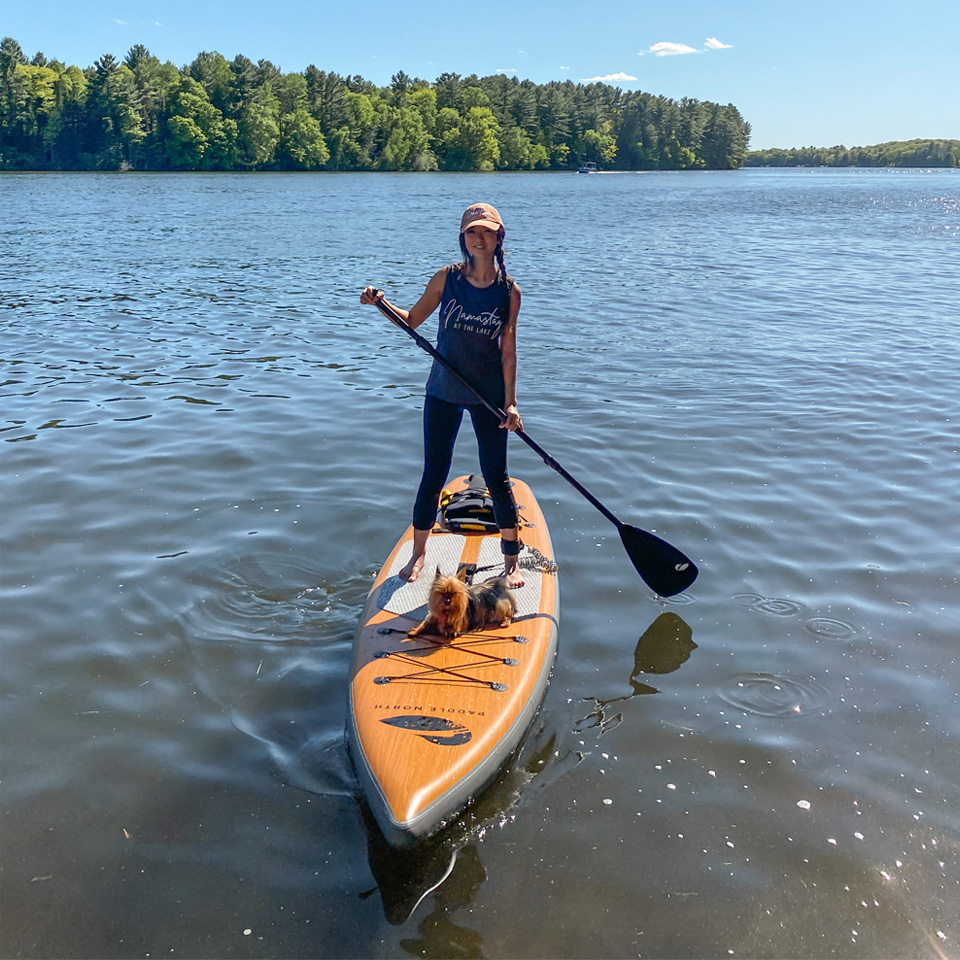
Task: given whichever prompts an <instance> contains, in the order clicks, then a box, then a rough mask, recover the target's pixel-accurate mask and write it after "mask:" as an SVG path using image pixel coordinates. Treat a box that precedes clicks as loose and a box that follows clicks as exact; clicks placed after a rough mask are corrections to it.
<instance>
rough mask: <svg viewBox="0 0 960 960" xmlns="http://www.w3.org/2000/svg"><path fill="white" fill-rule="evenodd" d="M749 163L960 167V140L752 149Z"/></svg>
mask: <svg viewBox="0 0 960 960" xmlns="http://www.w3.org/2000/svg"><path fill="white" fill-rule="evenodd" d="M746 165H747V166H748V167H960V140H894V141H891V142H890V143H877V144H874V145H873V146H870V147H850V149H847V148H846V147H845V146H843V145H842V144H841V145H839V146H836V147H793V148H792V149H790V150H781V149H778V148H777V149H770V150H753V151H751V152H750V153H748V154H747V159H746Z"/></svg>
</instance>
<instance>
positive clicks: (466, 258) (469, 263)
mask: <svg viewBox="0 0 960 960" xmlns="http://www.w3.org/2000/svg"><path fill="white" fill-rule="evenodd" d="M460 253H461V254H462V255H463V262H462V263H461V264H460V269H461V270H462V271H463V272H464V273H465V274H466V273H470V271H471V270H472V269H473V255H472V254H471V253H470V252H469V251H468V250H467V245H466V244H465V243H464V242H463V234H462V233H461V234H460ZM493 255H494V257H495V258H496V260H497V266H498V267H499V268H500V276H501V277H503V280H504V283H506V285H507V289H508V290H512V289H513V277H511V276H510V274H508V273H507V268H506V266H505V264H504V262H503V227H501V228H500V229H499V230H498V231H497V249H496V250H494V252H493Z"/></svg>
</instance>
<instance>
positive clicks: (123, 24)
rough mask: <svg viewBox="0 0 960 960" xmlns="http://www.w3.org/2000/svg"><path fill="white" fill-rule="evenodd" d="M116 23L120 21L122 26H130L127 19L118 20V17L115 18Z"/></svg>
mask: <svg viewBox="0 0 960 960" xmlns="http://www.w3.org/2000/svg"><path fill="white" fill-rule="evenodd" d="M113 22H114V23H119V24H120V26H121V27H129V26H130V24H129V23H127V21H126V20H117V18H116V17H114V18H113Z"/></svg>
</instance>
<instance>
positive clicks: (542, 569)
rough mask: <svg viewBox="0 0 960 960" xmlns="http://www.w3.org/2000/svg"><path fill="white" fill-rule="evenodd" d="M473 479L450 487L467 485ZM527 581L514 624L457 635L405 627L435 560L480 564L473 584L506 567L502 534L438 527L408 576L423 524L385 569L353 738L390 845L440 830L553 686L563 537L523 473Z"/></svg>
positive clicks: (517, 489)
mask: <svg viewBox="0 0 960 960" xmlns="http://www.w3.org/2000/svg"><path fill="white" fill-rule="evenodd" d="M467 482H468V478H466V477H460V478H458V479H457V480H454V481H453V482H452V483H450V484H448V487H449V489H450V490H453V491H456V490H460V489H463V488H464V487H465V486H466V484H467ZM512 482H513V492H514V496H515V498H516V501H517V505H518V507H519V508H520V517H521V538H522V540H523V542H524V545H525V546H524V549H523V551H522V552H521V554H520V564H521V568H522V570H523V575H524V579H525V583H524V585H523V586H522V587H520V588H519V589H517V590H515V591H514V593H515V596H516V599H517V607H518V609H517V615H516V618H515V619H514V621H513V623H512V624H510V625H509V626H507V627H485V628H484V629H483V630H482V631H477V632H474V633H468V634H464V635H463V636H462V637H458V638H457V639H456V640H453V641H451V642H446V643H445V642H440V641H438V640H435V639H432V638H430V637H428V636H426V635H423V636H419V637H414V638H410V637H408V636H407V632H408V631H409V630H410V629H411V628H412V627H413V626H415V625H416V624H418V623H419V622H420V621H421V620H423V619H424V617H425V616H426V611H427V607H426V604H427V596H428V594H429V590H430V584H431V583H432V581H433V577H434V574H435V572H436V569H437V567H438V566H439V568H440V570H441V572H442V573H444V574H454V573H456V572H457V570H458V569H459V568H460V566H461V565H463V564H467V565H475V567H476V572H475V573H474V574H473V582H474V583H479V582H481V581H483V580H486V579H488V578H491V577H495V576H499V575H501V574H502V573H503V555H502V553H501V551H500V537H499V534H497V533H493V534H488V533H451V532H447V531H443V530H442V529H441V528H440V527H436V528H435V529H434V532H433V533H432V534H431V535H430V539H429V541H428V544H427V556H426V562H425V564H424V568H423V573H422V574H421V576H420V578H419V579H418V580H416V581H414V582H413V583H407V582H406V581H403V580H401V579H400V577H399V576H398V571H399V570H400V569H401V568H402V567H403V565H404V564H405V563H406V562H407V560H408V559H409V558H410V554H411V551H412V543H413V528H412V527H410V528H408V529H407V531H406V532H405V533H404V534H403V536H402V537H401V538H400V541H399V542H398V543H397V545H396V546H395V547H394V549H393V551H392V552H391V554H390V556H389V557H388V558H387V561H386V563H384V565H383V568H382V569H381V570H380V573H379V574H378V575H377V578H376V580H375V581H374V584H373V587H372V588H371V590H370V595H369V596H368V598H367V603H366V606H365V607H364V610H363V615H362V617H361V620H360V627H359V630H358V632H357V639H356V643H355V647H354V660H353V670H352V672H351V678H350V709H349V715H348V718H347V738H348V743H349V746H350V751H351V754H352V756H353V761H354V765H355V767H356V769H357V773H358V775H359V778H360V782H361V784H362V786H363V790H364V793H365V795H366V798H367V802H368V803H369V805H370V808H371V810H372V812H373V814H374V816H375V817H376V819H377V822H378V824H379V825H380V828H381V830H382V831H383V834H384V836H385V837H386V838H387V840H389V841H390V843H392V844H394V845H396V846H402V845H404V844H407V843H409V842H411V841H413V840H417V839H419V838H422V837H426V836H428V835H429V834H431V833H433V832H434V831H436V830H437V829H438V828H439V827H440V826H442V825H443V824H444V823H445V822H446V821H448V820H449V819H450V818H451V817H452V816H453V815H454V814H456V813H457V812H458V811H459V810H460V809H462V808H463V807H464V806H465V805H466V804H467V803H468V802H469V801H470V800H471V799H472V798H473V797H474V796H475V795H476V794H477V793H478V792H479V791H480V790H481V789H482V788H483V786H484V785H485V784H487V783H488V782H489V781H490V780H491V779H493V777H495V776H496V774H497V773H498V772H499V770H500V769H501V768H502V766H503V765H504V763H505V762H506V761H507V759H508V758H509V757H510V755H511V754H512V753H513V751H514V750H515V749H516V747H517V745H518V744H519V743H520V740H521V739H522V737H523V735H524V733H525V732H526V730H527V728H528V727H529V725H530V722H531V720H532V719H533V716H534V714H535V713H536V711H537V708H538V707H539V705H540V701H541V700H542V698H543V695H544V692H545V691H546V686H547V682H548V680H549V676H550V670H551V667H552V665H553V660H554V656H555V654H556V648H557V613H558V601H559V591H558V585H557V576H556V564H555V563H554V562H553V546H552V544H551V543H550V534H549V533H548V531H547V526H546V523H545V522H544V518H543V514H542V512H541V510H540V507H539V505H538V504H537V502H536V500H535V498H534V496H533V493H532V492H531V490H530V488H529V487H528V486H527V485H526V484H525V483H523V482H522V481H520V480H513V481H512Z"/></svg>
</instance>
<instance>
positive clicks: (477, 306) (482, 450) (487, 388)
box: [360, 203, 523, 587]
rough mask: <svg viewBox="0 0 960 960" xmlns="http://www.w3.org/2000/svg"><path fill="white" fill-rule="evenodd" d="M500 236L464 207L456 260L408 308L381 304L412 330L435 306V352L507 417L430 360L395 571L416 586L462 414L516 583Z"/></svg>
mask: <svg viewBox="0 0 960 960" xmlns="http://www.w3.org/2000/svg"><path fill="white" fill-rule="evenodd" d="M504 232H505V231H504V226H503V220H502V219H501V218H500V214H499V213H497V211H496V210H495V209H494V208H493V207H492V206H490V204H488V203H475V204H473V205H472V206H470V207H468V208H467V210H466V211H465V212H464V214H463V217H462V219H461V220H460V251H461V253H462V254H463V261H462V262H461V263H459V264H457V265H455V266H451V267H444V268H443V269H442V270H438V271H437V273H435V274H434V275H433V277H432V278H431V280H430V282H429V283H428V284H427V288H426V290H425V291H424V293H423V296H421V297H420V299H419V300H418V301H417V302H416V303H415V304H414V305H413V306H412V307H411V308H410V310H409V311H407V310H401V309H400V308H398V307H395V306H393V304H389V306H391V307H393V309H394V310H395V311H396V312H397V313H398V314H399V315H400V316H401V317H402V318H403V319H404V320H406V321H407V323H408V324H409V325H410V326H411V327H414V328H416V327H418V326H420V324H421V323H423V321H424V320H426V319H427V317H429V316H430V314H432V313H433V311H434V310H436V308H437V307H438V306H439V307H440V325H439V331H438V334H437V349H438V350H439V352H440V353H441V354H442V355H443V357H444V358H445V359H447V360H449V361H450V363H451V364H453V366H454V367H455V368H456V369H457V370H458V371H460V372H461V373H462V374H463V375H464V377H466V379H467V380H469V381H470V383H472V384H473V385H474V386H476V387H477V389H478V390H479V391H480V393H481V394H482V395H483V396H484V397H485V398H486V399H487V400H488V401H490V403H492V404H494V405H495V406H497V407H500V408H501V409H502V410H503V411H504V412H505V413H506V419H505V420H504V421H503V422H500V420H499V418H498V417H497V416H496V415H495V414H493V413H491V412H490V411H489V410H488V409H487V408H486V407H485V406H484V405H483V404H481V403H479V402H478V401H477V398H476V396H475V395H474V394H473V393H472V392H471V391H470V390H468V389H467V387H465V386H464V385H463V384H462V383H461V382H460V381H459V380H458V379H457V378H456V377H454V376H453V375H452V374H451V373H450V372H449V371H448V370H447V369H446V368H445V367H444V366H443V365H442V364H440V363H438V362H437V361H434V364H433V367H432V369H431V370H430V376H429V377H428V378H427V386H426V398H425V400H424V404H423V461H424V463H423V476H422V478H421V480H420V488H419V490H418V491H417V499H416V502H415V504H414V508H413V528H414V538H413V554H412V556H411V557H410V561H409V562H408V563H407V564H406V566H404V568H403V569H402V570H401V571H400V576H401V577H402V578H403V579H405V580H416V579H417V577H419V576H420V572H421V570H422V569H423V561H424V556H425V554H426V550H427V540H428V538H429V536H430V530H431V529H432V528H433V523H434V520H435V518H436V515H437V506H438V503H439V499H440V492H441V491H442V489H443V485H444V483H445V482H446V479H447V476H448V474H449V472H450V465H451V463H452V461H453V448H454V443H455V442H456V439H457V433H458V431H459V429H460V422H461V420H462V418H463V412H464V410H466V411H468V412H469V414H470V419H471V421H472V423H473V430H474V433H475V434H476V437H477V446H478V449H479V454H480V469H481V471H482V473H483V478H484V480H485V481H486V484H487V489H488V490H489V491H490V496H491V498H492V500H493V509H494V515H495V517H496V520H497V526H499V527H500V538H501V539H500V543H501V548H502V550H503V556H504V575H505V576H506V578H507V584H508V586H511V587H520V586H523V575H522V573H521V571H520V568H519V565H518V563H517V557H518V555H519V553H520V549H521V544H520V538H519V535H518V526H517V507H516V503H515V502H514V499H513V494H512V493H511V492H510V486H509V483H508V474H507V431H508V430H517V429H520V428H522V427H523V421H522V420H521V419H520V412H519V411H518V410H517V394H516V388H517V315H518V314H519V312H520V288H519V287H518V286H517V284H516V283H515V282H514V281H513V278H512V277H510V276H508V275H507V271H506V268H505V267H504V263H503V237H504ZM379 300H383V294H382V293H381V292H380V291H378V290H377V289H376V287H366V288H365V289H364V291H363V293H362V294H361V295H360V302H361V303H365V304H375V303H377V302H378V301H379ZM384 302H387V301H384Z"/></svg>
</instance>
